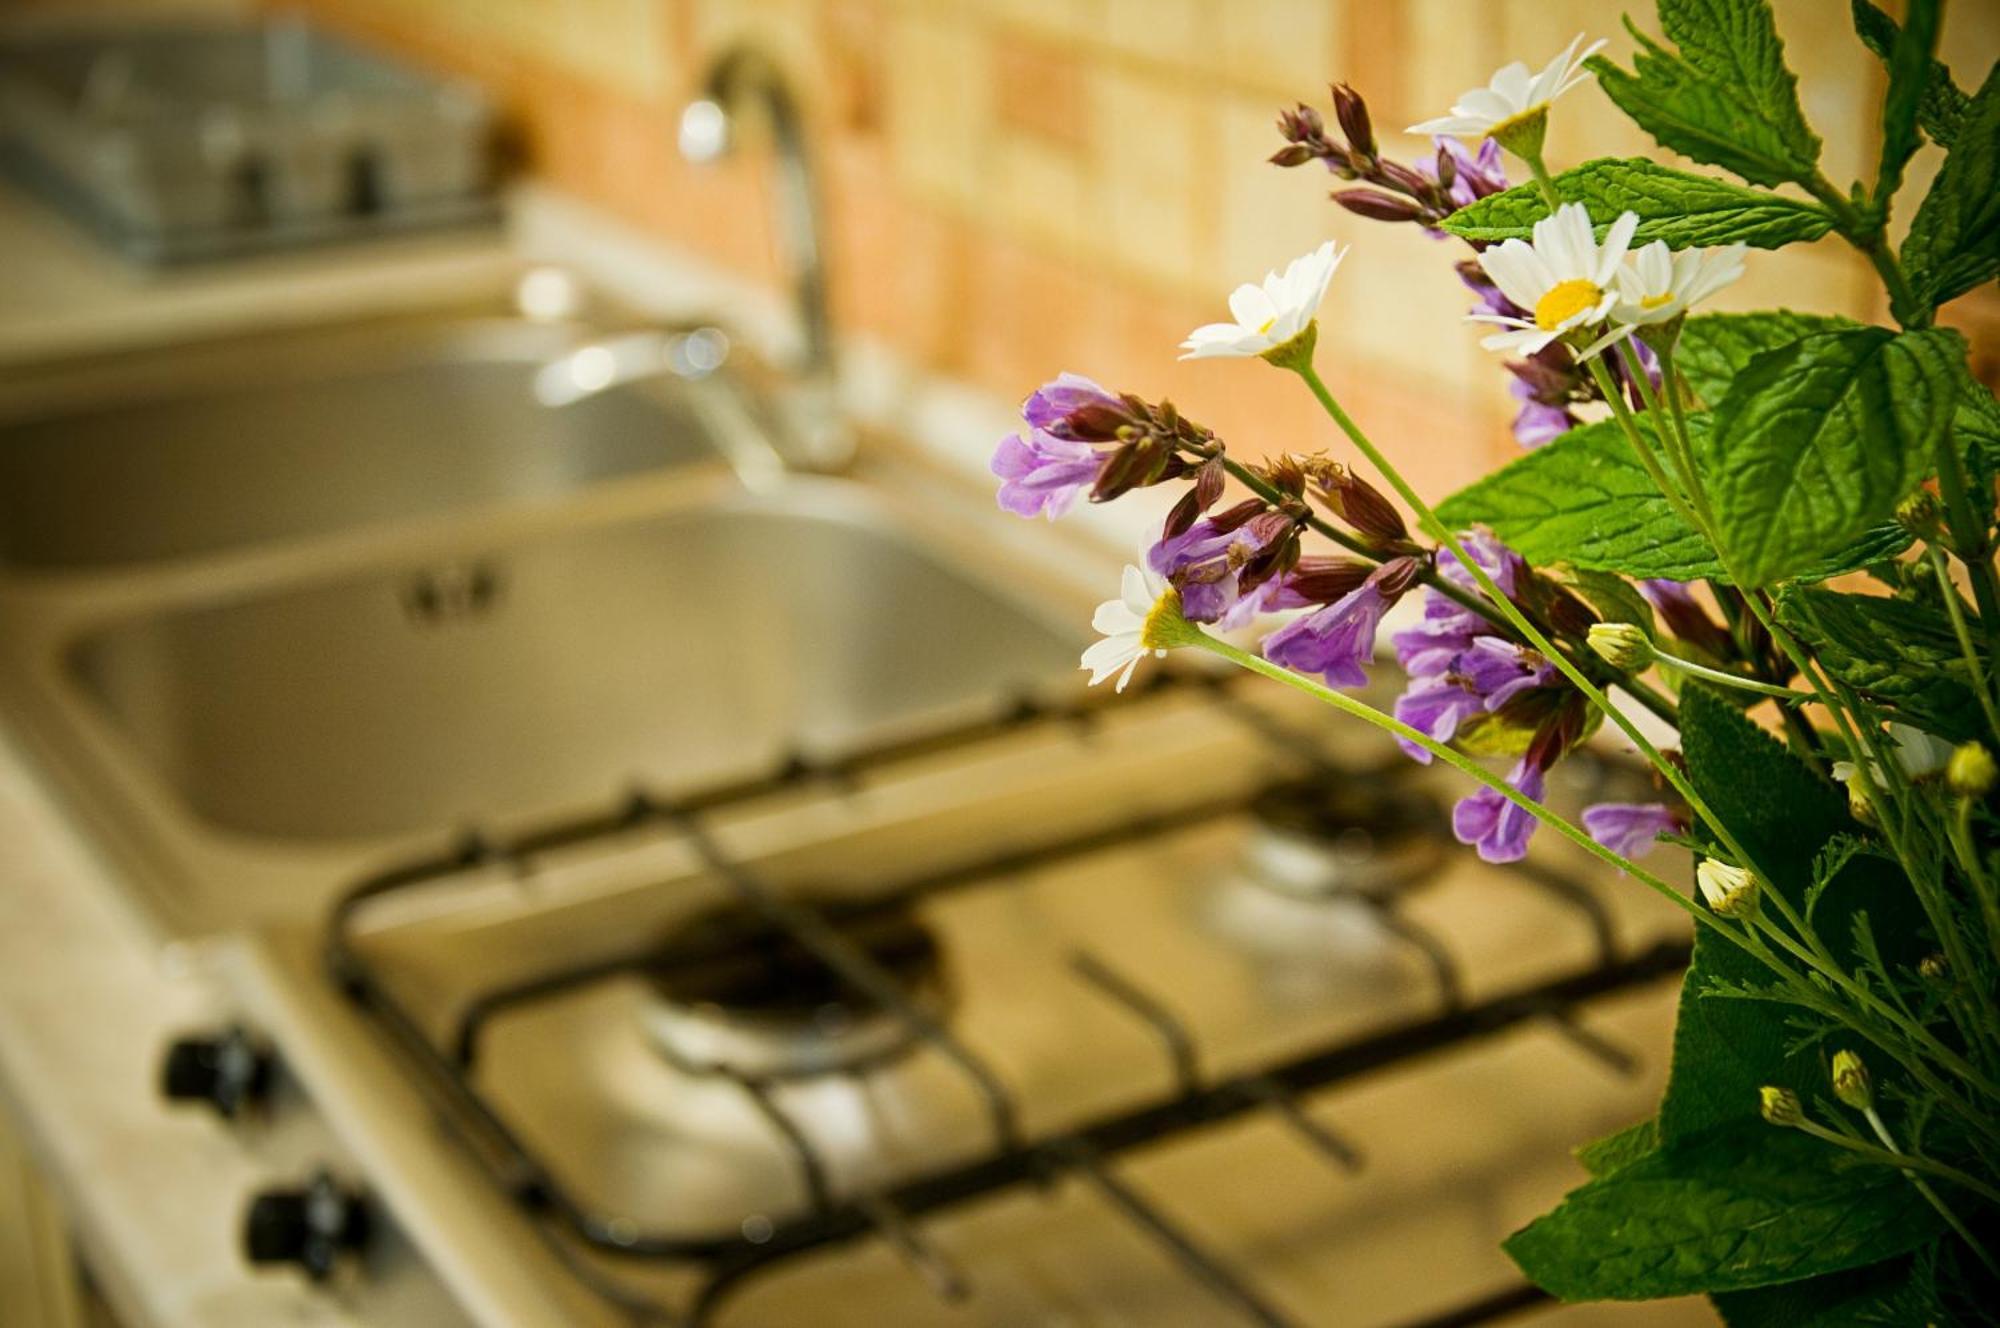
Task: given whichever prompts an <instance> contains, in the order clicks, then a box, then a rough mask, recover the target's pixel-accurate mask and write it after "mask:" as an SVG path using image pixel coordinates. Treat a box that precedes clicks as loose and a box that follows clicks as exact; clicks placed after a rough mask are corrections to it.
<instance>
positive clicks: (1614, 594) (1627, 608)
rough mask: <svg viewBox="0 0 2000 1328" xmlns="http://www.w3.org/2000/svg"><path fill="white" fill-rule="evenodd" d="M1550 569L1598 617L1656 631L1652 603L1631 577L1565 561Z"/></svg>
mask: <svg viewBox="0 0 2000 1328" xmlns="http://www.w3.org/2000/svg"><path fill="white" fill-rule="evenodd" d="M1553 570H1554V571H1555V574H1556V578H1557V579H1558V580H1560V581H1561V582H1562V583H1563V584H1564V585H1566V586H1568V587H1569V588H1570V589H1571V590H1574V591H1575V592H1576V593H1577V594H1579V595H1581V596H1583V599H1584V602H1585V603H1587V604H1589V605H1590V607H1591V608H1593V609H1595V610H1596V611H1597V616H1598V619H1599V620H1600V621H1602V622H1627V623H1636V624H1637V625H1638V626H1640V627H1643V628H1645V629H1646V635H1648V636H1653V635H1655V634H1656V632H1657V629H1656V627H1655V625H1654V622H1653V606H1652V605H1651V604H1650V603H1648V602H1647V600H1646V597H1645V596H1644V595H1642V594H1640V593H1639V588H1638V587H1637V586H1635V585H1633V584H1632V583H1631V582H1630V581H1627V580H1626V579H1625V578H1623V577H1621V576H1616V575H1614V574H1613V573H1610V572H1600V571H1596V570H1594V569H1592V568H1588V567H1572V566H1570V565H1568V564H1563V565H1560V566H1557V567H1556V568H1554V569H1553Z"/></svg>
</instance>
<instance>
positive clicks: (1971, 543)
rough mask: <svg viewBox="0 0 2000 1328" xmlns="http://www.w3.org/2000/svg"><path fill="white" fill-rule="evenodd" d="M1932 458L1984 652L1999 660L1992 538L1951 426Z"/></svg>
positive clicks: (1998, 594) (1999, 596) (1998, 585)
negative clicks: (1975, 502)
mask: <svg viewBox="0 0 2000 1328" xmlns="http://www.w3.org/2000/svg"><path fill="white" fill-rule="evenodd" d="M1934 460H1935V462H1936V465H1937V473H1938V495H1939V496H1940V497H1941V498H1943V499H1944V519H1945V525H1946V527H1947V528H1949V529H1950V531H1951V542H1952V544H1953V545H1954V546H1955V548H1956V552H1957V554H1958V559H1959V561H1960V562H1962V563H1964V564H1965V571H1966V579H1967V580H1969V581H1970V582H1972V597H1973V599H1974V600H1976V601H1977V602H1978V604H1979V626H1980V628H1981V630H1983V631H1984V632H1985V634H1986V653H1987V656H1988V657H1989V658H1991V659H1994V660H2000V581H1996V579H1995V573H1994V570H1993V541H1992V539H1991V538H1990V536H1989V534H1988V530H1987V525H1986V523H1985V522H1982V521H1981V520H1980V519H1979V516H1978V514H1977V513H1976V512H1975V511H1974V510H1973V507H1972V491H1971V483H1970V480H1969V479H1968V477H1967V475H1966V473H1965V461H1964V459H1963V458H1962V457H1960V456H1959V454H1958V449H1957V448H1956V447H1955V446H1953V445H1952V431H1951V430H1950V429H1943V430H1940V431H1939V433H1938V438H1937V446H1936V449H1935V452H1934ZM1950 585H1951V582H1950V581H1949V580H1946V581H1945V582H1944V587H1946V588H1948V587H1949V586H1950ZM1975 676H1976V671H1975Z"/></svg>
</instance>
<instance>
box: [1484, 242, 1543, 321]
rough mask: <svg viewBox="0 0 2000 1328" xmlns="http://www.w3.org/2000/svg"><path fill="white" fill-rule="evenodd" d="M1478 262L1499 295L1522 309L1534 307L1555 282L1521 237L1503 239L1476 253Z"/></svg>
mask: <svg viewBox="0 0 2000 1328" xmlns="http://www.w3.org/2000/svg"><path fill="white" fill-rule="evenodd" d="M1479 266H1480V267H1481V268H1482V269H1483V270H1484V271H1485V273H1486V275H1487V276H1488V277H1491V278H1492V279H1493V284H1494V285H1495V286H1498V287H1499V288H1500V293H1501V294H1502V295H1504V296H1506V297H1507V298H1508V299H1510V300H1512V301H1513V302H1514V303H1515V304H1518V305H1520V306H1521V307H1522V308H1523V309H1532V308H1534V307H1535V301H1537V300H1539V299H1541V298H1542V296H1543V295H1545V294H1547V293H1548V289H1549V287H1550V286H1552V285H1554V284H1555V283H1554V282H1553V281H1550V280H1548V276H1549V273H1548V268H1547V265H1546V264H1544V263H1543V262H1542V261H1541V259H1540V258H1539V257H1537V255H1536V254H1535V251H1534V249H1533V248H1531V247H1530V246H1529V245H1528V244H1527V242H1526V241H1523V240H1506V241H1503V242H1502V243H1500V244H1497V245H1495V246H1493V247H1492V248H1491V249H1488V250H1486V251H1485V252H1484V253H1482V254H1480V255H1479Z"/></svg>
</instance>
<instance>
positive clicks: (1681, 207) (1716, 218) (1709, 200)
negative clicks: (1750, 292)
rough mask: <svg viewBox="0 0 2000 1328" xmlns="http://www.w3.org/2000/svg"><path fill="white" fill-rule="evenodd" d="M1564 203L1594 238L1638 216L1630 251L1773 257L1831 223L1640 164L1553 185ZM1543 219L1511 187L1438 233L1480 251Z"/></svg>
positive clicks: (1594, 165) (1708, 180)
mask: <svg viewBox="0 0 2000 1328" xmlns="http://www.w3.org/2000/svg"><path fill="white" fill-rule="evenodd" d="M1555 188H1556V194H1557V196H1558V197H1559V198H1561V199H1562V200H1563V201H1564V202H1565V203H1581V204H1583V205H1584V207H1585V208H1587V209H1588V210H1589V212H1590V216H1591V219H1592V220H1593V221H1595V222H1596V223H1597V233H1598V237H1599V238H1600V239H1601V238H1603V235H1604V232H1605V231H1606V230H1607V229H1609V227H1610V225H1611V223H1612V222H1613V221H1614V220H1616V219H1617V217H1618V215H1619V214H1620V213H1623V212H1635V213H1637V214H1638V216H1639V229H1638V230H1637V231H1636V232H1634V234H1633V238H1632V243H1633V244H1635V245H1640V244H1648V243H1651V242H1652V241H1654V240H1664V241H1666V242H1667V244H1668V246H1669V247H1671V248H1674V249H1686V248H1691V247H1699V246H1704V245H1715V244H1731V243H1736V242H1741V243H1743V244H1747V245H1750V246H1752V247H1753V248H1757V249H1777V248H1781V247H1782V246H1784V245H1788V244H1792V243H1795V242H1797V241H1800V240H1816V239H1818V238H1819V237H1820V236H1822V235H1824V234H1826V233H1827V231H1828V230H1830V229H1831V228H1832V226H1833V218H1832V217H1830V216H1828V215H1827V213H1826V212H1825V211H1824V210H1823V209H1821V208H1818V207H1815V206H1813V205H1812V204H1810V203H1800V202H1797V201H1795V200H1793V199H1789V198H1782V197H1780V196H1778V195H1777V194H1769V193H1765V192H1764V191H1762V190H1759V189H1745V188H1744V187H1743V186H1742V185H1739V184H1731V183H1729V182H1728V181H1727V180H1717V179H1714V178H1712V177H1709V176H1706V175H1691V174H1689V173H1688V172H1686V171H1677V170H1674V169H1673V168H1672V167H1668V166H1661V165H1658V164H1657V163H1655V162H1651V161H1647V160H1646V159H1645V158H1644V157H1599V158H1597V159H1596V160H1594V161H1587V162H1585V163H1583V165H1581V166H1577V167H1574V168H1572V169H1570V170H1567V171H1564V172H1563V173H1562V174H1561V175H1558V176H1556V177H1555ZM1548 215H1549V206H1548V204H1547V203H1546V202H1545V201H1543V198H1542V193H1541V188H1540V186H1539V185H1535V184H1523V185H1516V186H1515V187H1514V188H1512V189H1508V190H1506V191H1504V192H1502V193H1498V194H1492V195H1489V196H1488V197H1486V198H1482V199H1479V200H1477V201H1476V202H1473V203H1471V204H1469V205H1467V206H1465V207H1462V208H1460V209H1459V210H1458V211H1456V212H1454V213H1452V214H1451V216H1449V217H1447V218H1445V221H1444V229H1445V230H1447V231H1449V232H1451V233H1452V234H1453V235H1457V236H1462V237H1463V238H1465V239H1468V240H1472V241H1475V242H1478V243H1482V244H1490V243H1495V242H1497V241H1500V240H1509V239H1519V240H1525V239H1527V238H1528V237H1529V235H1530V234H1531V233H1532V231H1533V229H1534V225H1535V223H1536V222H1538V221H1540V220H1541V219H1542V218H1544V217H1546V216H1548Z"/></svg>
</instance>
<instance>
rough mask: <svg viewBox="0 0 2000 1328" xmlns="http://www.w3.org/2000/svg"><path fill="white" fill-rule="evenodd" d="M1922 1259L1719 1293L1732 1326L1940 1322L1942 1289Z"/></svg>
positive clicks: (1892, 1327) (1896, 1326)
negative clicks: (1933, 1281) (1928, 1275)
mask: <svg viewBox="0 0 2000 1328" xmlns="http://www.w3.org/2000/svg"><path fill="white" fill-rule="evenodd" d="M1920 1257H1921V1256H1919V1258H1909V1257H1905V1258H1898V1259H1889V1260H1886V1261H1884V1262H1882V1263H1878V1264H1871V1265H1870V1266H1868V1267H1866V1268H1851V1269H1848V1270H1847V1271H1845V1272H1840V1273H1827V1274H1824V1275H1823V1276H1820V1277H1814V1278H1809V1279H1808V1280H1806V1281H1803V1282H1787V1283H1785V1284H1784V1285H1783V1286H1775V1287H1759V1288H1757V1289H1756V1290H1754V1291H1729V1292H1725V1293H1723V1294H1722V1295H1719V1296H1717V1297H1715V1309H1716V1313H1718V1314H1720V1315H1721V1316H1722V1321H1723V1322H1724V1323H1726V1324H1728V1325H1729V1328H1907V1325H1909V1324H1916V1323H1921V1324H1937V1323H1941V1322H1943V1316H1942V1313H1941V1311H1940V1310H1939V1308H1938V1306H1937V1289H1936V1287H1935V1286H1933V1285H1930V1283H1929V1282H1928V1280H1927V1278H1926V1277H1925V1275H1924V1272H1925V1270H1924V1269H1923V1268H1921V1267H1920V1266H1919V1262H1920Z"/></svg>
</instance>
